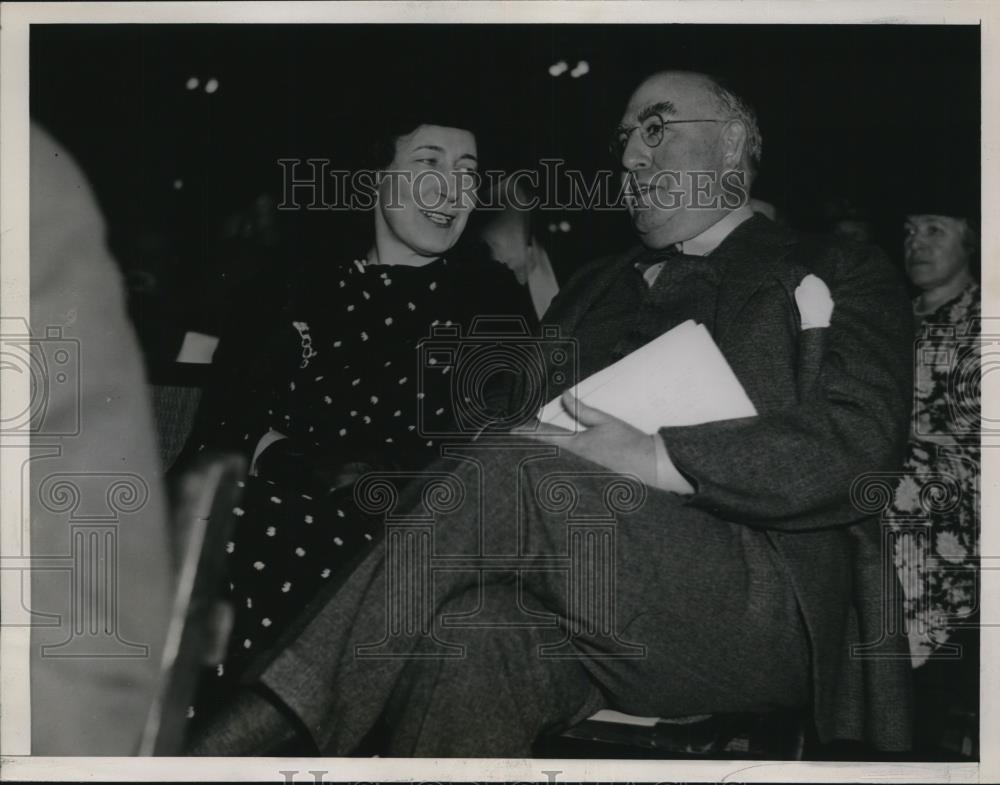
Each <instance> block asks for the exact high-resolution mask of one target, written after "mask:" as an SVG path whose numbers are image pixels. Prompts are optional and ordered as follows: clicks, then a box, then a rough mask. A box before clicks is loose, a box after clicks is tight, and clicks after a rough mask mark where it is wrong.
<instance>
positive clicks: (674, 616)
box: [261, 442, 807, 755]
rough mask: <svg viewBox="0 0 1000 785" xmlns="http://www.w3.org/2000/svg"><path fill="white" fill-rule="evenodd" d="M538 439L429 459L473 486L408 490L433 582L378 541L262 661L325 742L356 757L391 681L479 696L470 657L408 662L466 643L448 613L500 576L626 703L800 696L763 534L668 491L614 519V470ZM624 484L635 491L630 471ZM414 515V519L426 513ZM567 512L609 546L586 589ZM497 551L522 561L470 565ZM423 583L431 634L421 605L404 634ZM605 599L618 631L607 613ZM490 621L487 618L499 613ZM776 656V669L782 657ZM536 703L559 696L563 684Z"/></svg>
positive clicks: (749, 703) (793, 636)
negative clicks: (426, 529)
mask: <svg viewBox="0 0 1000 785" xmlns="http://www.w3.org/2000/svg"><path fill="white" fill-rule="evenodd" d="M545 450H546V447H545V446H544V445H540V444H539V443H537V442H536V443H533V445H529V446H528V447H525V448H524V449H520V450H518V449H514V448H505V449H502V450H492V451H491V450H484V451H483V452H482V454H481V455H478V456H476V457H475V459H474V460H473V459H464V460H462V461H461V462H454V461H450V462H442V463H439V464H436V465H435V466H434V467H432V468H431V470H430V473H434V472H438V473H444V474H446V476H449V477H452V478H454V479H455V480H457V481H458V483H459V485H460V486H461V488H462V494H464V496H463V498H461V499H458V500H456V498H451V499H450V500H445V502H441V500H440V499H439V500H438V501H439V502H441V503H432V501H433V500H429V499H430V497H428V496H427V494H425V493H424V489H416V490H414V489H413V488H411V489H410V491H409V492H408V493H407V494H404V495H403V498H402V499H401V500H400V504H399V505H398V506H397V512H398V511H399V510H402V511H405V512H406V513H407V514H408V515H409V516H410V517H409V518H408V520H410V521H413V520H414V518H413V512H414V511H415V510H416V511H419V510H423V512H427V511H428V509H427V508H428V505H429V506H435V504H436V505H437V507H438V511H437V512H436V513H435V514H434V515H433V516H432V517H433V524H432V526H431V527H430V528H431V530H432V534H431V535H430V536H431V546H427V548H429V550H430V551H431V552H432V553H431V555H432V557H433V563H434V564H435V565H436V567H435V569H434V575H433V581H434V582H433V587H434V590H433V592H432V593H429V589H428V586H427V585H425V584H423V583H421V584H419V585H417V584H414V583H413V581H412V580H411V581H409V582H407V580H400V579H399V578H400V575H402V574H403V572H405V570H403V567H405V565H406V562H405V560H404V562H400V561H399V560H398V559H394V558H390V556H391V553H390V551H389V550H377V551H376V552H373V553H372V554H371V555H370V556H369V557H367V558H366V559H364V560H363V561H362V562H361V564H360V565H359V567H358V568H357V569H356V570H355V571H354V572H353V573H352V574H351V576H350V577H349V579H348V580H347V581H346V583H344V585H343V586H341V587H340V588H339V590H338V591H337V592H336V593H335V594H333V595H332V596H331V597H329V598H327V601H326V602H325V604H324V605H323V606H322V607H321V608H320V609H319V611H318V612H317V613H316V615H315V616H314V617H313V618H312V619H311V620H310V621H309V622H308V624H306V625H305V626H304V627H303V628H302V629H301V630H300V631H299V632H298V634H297V635H296V637H294V638H293V639H286V646H285V648H284V650H283V651H282V652H281V653H280V654H279V655H278V656H277V657H276V658H275V659H274V661H273V662H271V663H270V664H269V665H268V667H266V668H265V669H264V670H263V673H262V675H261V681H262V682H263V683H264V684H265V685H267V686H268V687H269V688H270V689H271V690H272V691H273V692H274V693H275V694H277V695H278V696H279V697H280V698H281V700H282V701H284V702H285V704H286V705H287V706H288V707H289V708H290V709H291V710H292V711H294V712H295V713H296V714H297V715H298V716H299V717H300V718H301V719H302V720H303V722H304V723H305V724H306V726H307V727H308V728H309V730H310V732H311V733H312V734H313V737H314V738H315V739H316V741H317V744H318V745H319V747H320V749H321V750H322V751H323V752H324V753H326V754H332V755H336V754H348V753H350V752H351V751H352V750H353V749H354V748H355V747H356V746H357V744H358V742H359V741H360V739H361V738H362V737H363V736H364V734H365V733H366V732H367V731H368V730H369V729H370V728H371V727H372V726H373V725H374V723H375V722H376V721H377V719H378V718H379V716H380V715H381V714H382V712H383V710H384V709H385V708H386V707H387V705H389V704H390V702H391V701H392V698H393V695H394V691H395V690H396V689H397V686H398V685H401V684H404V683H405V684H410V685H413V686H409V687H407V689H410V690H414V692H413V696H414V698H413V701H414V704H415V705H416V704H419V703H420V702H421V701H431V702H432V703H437V704H440V705H442V706H443V705H445V704H446V703H450V702H457V701H460V702H467V701H468V700H470V698H468V697H466V698H462V697H461V696H462V695H463V686H462V684H461V678H460V675H461V674H462V673H463V671H462V669H461V668H458V667H457V666H455V665H453V664H452V665H447V664H443V665H440V667H438V666H433V665H428V664H427V663H424V664H422V665H413V664H412V662H413V659H414V657H415V655H417V654H424V655H426V654H427V653H428V652H429V651H430V652H432V653H435V654H436V655H439V656H442V657H446V656H448V653H449V652H453V651H454V646H455V645H456V644H455V641H456V640H461V641H465V640H466V637H467V634H468V633H469V631H468V630H467V629H466V630H456V629H454V628H448V625H441V624H440V623H439V622H440V620H441V619H442V617H443V616H444V615H445V614H444V611H445V609H447V608H451V607H453V605H452V603H454V602H456V601H457V598H461V597H468V596H470V594H472V593H475V592H482V594H483V595H489V596H490V598H492V599H491V600H490V602H493V603H495V602H497V595H496V594H495V593H494V592H495V591H496V587H495V584H496V583H504V582H506V583H509V584H512V585H515V586H517V585H520V587H521V588H522V589H525V590H526V597H525V598H524V599H525V602H524V605H525V607H524V608H521V609H520V610H521V612H522V613H521V615H522V618H521V621H524V618H523V617H524V616H528V617H529V618H530V617H531V613H534V614H535V617H534V618H536V620H538V621H539V624H540V625H541V628H544V629H545V630H546V631H547V633H546V634H553V633H555V634H556V635H557V639H562V640H563V641H564V645H563V646H562V647H559V648H557V649H554V650H549V652H550V653H551V654H555V655H557V656H560V657H568V658H569V659H571V660H575V661H576V662H577V663H578V665H579V667H580V668H583V669H584V670H585V671H586V672H587V674H588V678H589V679H590V681H591V682H592V683H594V684H596V685H597V686H598V687H599V688H600V689H601V690H602V692H603V693H605V694H606V695H608V696H609V697H610V698H611V699H612V705H616V707H618V708H622V709H624V710H626V711H632V712H633V713H643V714H660V715H670V714H674V715H678V714H688V713H700V712H702V711H730V710H751V709H754V708H767V707H770V706H773V705H790V704H792V705H793V704H795V703H797V702H799V701H800V700H802V698H803V696H804V694H805V684H806V681H807V679H806V671H807V667H806V662H807V655H806V653H805V651H806V645H805V636H804V631H803V630H802V628H801V623H800V622H799V619H798V614H797V609H796V606H795V600H794V596H793V593H792V591H791V588H790V585H789V582H788V580H787V576H786V575H785V574H784V572H783V569H782V565H781V563H780V559H779V558H778V557H777V555H776V554H775V553H774V552H773V551H772V550H771V549H770V546H769V545H768V544H767V541H766V538H765V537H764V535H763V534H761V533H759V532H752V531H750V530H749V529H746V528H745V527H740V526H736V525H734V524H727V523H724V522H721V521H718V520H717V519H715V518H713V517H711V516H709V515H707V514H706V513H701V512H699V511H697V510H693V509H691V508H688V507H686V506H684V505H683V503H681V502H680V501H679V500H678V498H677V497H675V496H672V495H670V494H666V493H662V492H658V491H649V492H648V493H647V494H646V495H645V496H644V497H642V498H638V503H635V504H631V506H630V504H619V505H618V507H619V508H621V509H620V511H619V512H616V513H614V514H612V515H608V514H607V505H608V489H609V487H610V486H613V484H614V483H615V482H616V481H618V479H616V478H615V477H614V476H612V475H611V474H610V473H608V472H606V471H604V470H602V469H601V468H600V467H597V466H595V465H594V464H592V463H589V462H587V461H584V460H582V459H578V458H576V457H575V456H572V455H561V456H557V457H551V456H549V457H545ZM567 482H568V483H569V485H570V486H572V487H571V489H570V490H567V488H568V486H567V485H566V483H567ZM560 488H562V489H563V490H564V491H565V493H563V492H562V491H560V490H559V489H560ZM640 489H641V487H640ZM634 490H635V489H634V488H633V489H632V492H634ZM618 492H619V495H622V494H624V495H628V493H629V491H628V490H624V489H622V488H621V486H620V485H619V491H618ZM567 493H568V494H569V496H567V495H566V494H567ZM612 495H613V494H612ZM639 495H640V496H642V494H641V493H640V494H639ZM567 499H568V500H569V501H568V506H567ZM619 501H620V500H619ZM601 516H603V518H602V517H601ZM417 520H418V525H417V526H416V528H417V529H419V526H420V525H423V524H420V523H419V516H418V519H417ZM595 521H596V523H595ZM407 525H409V524H407ZM573 526H576V527H577V528H576V529H574V531H577V532H578V533H579V532H582V533H583V535H582V536H583V539H584V540H586V539H587V537H589V536H590V535H589V534H588V532H589V531H591V529H593V530H594V531H593V532H591V533H594V532H597V535H598V537H597V538H598V539H600V538H601V537H603V538H604V539H603V540H602V542H605V543H608V544H610V547H608V548H606V549H604V550H600V553H599V554H597V555H600V556H601V559H600V560H596V561H594V562H592V563H585V564H583V565H582V567H578V569H577V571H576V577H577V579H579V578H580V576H582V577H583V582H582V583H580V584H579V585H576V586H573V585H571V584H572V583H573V579H572V576H573V566H572V565H573V558H571V553H570V552H571V550H572V548H571V545H572V536H571V533H570V529H571V528H572V527H573ZM588 527H590V529H588ZM391 528H392V527H391V526H390V529H391ZM403 528H405V526H404V527H403ZM391 534H392V532H390V535H391ZM392 536H394V535H392ZM392 536H387V538H386V540H387V542H390V541H391V540H392ZM404 540H405V538H404V539H403V540H398V542H403V541H404ZM419 541H420V540H419V538H416V539H413V543H415V544H413V547H412V548H411V549H410V551H408V553H409V554H410V557H412V558H411V561H412V560H413V559H416V560H417V561H419V559H417V556H419V554H420V547H419ZM424 543H425V545H426V543H427V540H426V539H425V540H424ZM411 544H412V543H411ZM408 547H409V546H408ZM427 548H425V550H427ZM512 549H513V550H512ZM404 550H405V549H404ZM590 553H591V555H594V552H593V551H591V552H590ZM504 554H513V562H512V563H516V564H519V565H521V566H522V567H524V565H528V566H527V567H524V569H521V568H518V569H516V570H514V571H513V572H511V571H510V570H507V571H506V573H505V571H504V570H502V569H499V568H498V569H492V568H491V569H489V570H485V569H479V570H477V569H476V568H475V565H476V564H477V562H476V559H477V558H482V559H485V560H487V561H488V563H489V564H490V565H493V566H496V564H497V563H498V562H497V561H496V558H499V557H502V556H503V555H504ZM577 555H578V556H579V555H580V554H577ZM584 555H586V553H584ZM470 559H471V560H470ZM491 559H492V560H493V561H490V560H491ZM546 559H549V561H546ZM483 563H486V562H483ZM401 564H402V567H401ZM598 564H603V565H605V566H607V565H608V564H610V565H611V566H612V572H613V576H612V580H611V581H610V582H608V581H603V582H602V581H601V580H597V581H595V580H590V582H589V583H588V580H589V579H593V578H595V576H597V577H601V576H600V575H598V573H599V572H600V570H599V569H598V567H597V565H598ZM456 565H458V566H456ZM539 565H541V566H540V567H539ZM546 565H548V566H546ZM535 567H537V568H538V569H534V568H535ZM401 570H402V571H401ZM605 572H606V570H605ZM605 577H606V576H605ZM484 581H485V582H486V583H485V585H482V586H481V584H483V583H484ZM597 589H600V591H597ZM504 591H510V590H509V589H508V590H504ZM588 592H589V593H588ZM595 592H596V594H595ZM601 592H603V593H601ZM477 596H479V595H477ZM581 596H583V597H584V600H583V601H580V598H581ZM421 597H423V598H429V601H430V610H429V614H430V617H431V619H433V622H434V624H433V628H434V630H435V634H436V635H437V638H434V637H433V636H428V635H425V634H422V633H421V629H422V627H421V624H422V622H420V620H419V619H416V618H414V617H412V616H411V617H410V621H411V622H414V623H412V624H410V627H409V628H410V630H411V632H413V631H415V634H409V635H407V634H398V633H400V632H403V633H405V632H406V629H407V622H406V619H405V618H404V619H403V621H402V623H400V620H399V618H398V617H399V614H398V613H397V612H398V611H399V609H400V608H401V607H404V606H405V607H410V608H412V607H413V605H412V604H413V603H414V602H416V603H417V604H419V602H420V598H421ZM407 603H409V605H407ZM609 609H610V612H611V616H612V623H611V634H607V633H608V626H607V624H606V623H605V622H606V620H607V617H608V612H609ZM525 611H528V612H530V613H525ZM394 614H396V615H395V616H394ZM404 616H405V614H404ZM598 617H599V618H598ZM394 618H395V619H396V622H395V623H394V622H393V619H394ZM483 618H485V619H486V620H487V621H489V617H488V615H487V616H484V617H483ZM465 621H466V622H468V621H469V618H468V614H467V618H466V620H465ZM598 622H599V623H598ZM551 623H554V624H556V625H557V626H555V627H553V626H552V624H551ZM546 625H548V626H546ZM487 626H488V625H487ZM458 632H461V635H460V636H459V637H457V638H456V637H455V636H456V634H457V633H458ZM536 642H537V641H536V639H535V637H533V636H532V635H528V634H527V633H521V632H518V633H517V634H515V635H510V636H509V637H508V638H507V639H506V641H505V643H504V645H505V646H506V647H507V650H506V653H505V654H503V657H504V658H505V659H506V660H510V661H513V660H514V659H515V658H514V656H513V655H512V654H511V648H512V647H513V648H519V649H524V648H525V647H529V648H530V647H531V646H534V645H535V643H536ZM519 656H522V658H523V655H519ZM776 657H777V658H780V660H781V662H782V667H781V668H775V667H774V662H775V658H776ZM570 670H572V669H570ZM407 671H408V675H407V676H406V678H405V679H404V672H407ZM464 673H465V675H466V677H467V678H468V679H469V684H467V685H465V687H464V689H465V690H466V692H465V693H464V694H466V695H467V696H468V695H473V696H474V695H475V694H477V693H476V690H478V689H480V685H481V683H482V681H481V675H482V674H481V673H480V672H479V671H475V672H473V671H471V670H466V671H464ZM424 679H427V680H428V683H426V684H425V683H424ZM500 681H501V679H500V678H499V677H498V680H497V682H496V684H497V685H498V686H499V684H500ZM520 689H522V687H518V690H520ZM510 700H513V698H511V699H510ZM541 702H543V703H548V702H551V703H553V704H554V705H556V707H557V709H561V708H564V707H562V706H561V702H560V700H559V696H558V695H556V696H552V695H548V696H546V697H545V698H544V700H542V701H541ZM418 713H419V712H418ZM433 714H434V715H435V716H440V714H441V712H440V711H438V710H437V709H435V711H434V712H433ZM408 721H410V720H408ZM404 724H405V723H404ZM478 732H479V731H478V730H477V733H478ZM482 732H483V733H487V732H489V733H492V732H493V731H492V730H490V729H485V728H484V729H482ZM467 736H468V744H469V746H470V748H471V747H475V746H476V745H477V744H478V745H479V747H480V748H485V747H486V746H487V745H488V738H479V739H476V738H475V737H474V736H473V735H472V734H471V733H470V734H467ZM408 738H411V739H417V740H419V738H420V734H418V733H417V734H415V733H414V732H412V731H411V732H410V733H409V735H408ZM408 743H410V744H413V745H416V746H419V745H420V743H421V742H419V741H411V742H408ZM512 743H513V742H512ZM428 744H429V742H428ZM400 745H403V742H400Z"/></svg>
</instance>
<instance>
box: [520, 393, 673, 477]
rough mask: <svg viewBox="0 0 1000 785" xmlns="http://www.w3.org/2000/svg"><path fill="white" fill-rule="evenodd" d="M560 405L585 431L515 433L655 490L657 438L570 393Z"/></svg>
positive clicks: (547, 428) (524, 429)
mask: <svg viewBox="0 0 1000 785" xmlns="http://www.w3.org/2000/svg"><path fill="white" fill-rule="evenodd" d="M562 404H563V406H564V407H565V408H566V411H568V412H570V413H573V412H576V419H577V421H578V422H579V423H580V424H581V425H585V426H586V428H587V430H585V431H581V432H580V433H576V434H573V433H572V432H570V431H567V430H566V429H564V428H557V427H555V426H551V425H550V426H542V427H541V428H540V429H538V430H532V429H530V428H527V427H521V428H516V429H515V431H516V432H517V433H525V434H530V435H532V436H534V437H535V438H537V439H540V440H541V441H543V442H547V443H549V444H554V445H556V446H557V447H562V448H563V449H565V450H569V452H571V453H573V454H574V455H579V456H580V457H581V458H586V459H588V460H590V461H593V462H594V463H596V464H599V465H601V466H604V467H605V468H608V469H611V470H612V471H616V472H621V473H622V474H631V475H634V476H636V477H638V478H639V479H640V480H642V481H643V482H644V483H646V484H647V485H652V486H653V487H656V444H655V442H654V441H653V439H655V438H657V437H655V436H650V435H648V434H645V433H643V432H642V431H640V430H639V429H638V428H633V427H632V426H631V425H629V424H628V423H627V422H625V421H624V420H619V419H618V418H617V417H612V416H611V415H610V414H608V413H606V412H602V411H601V410H600V409H594V408H593V407H591V406H587V405H586V404H584V403H583V402H581V401H580V400H578V399H576V398H575V397H574V396H573V394H572V393H570V392H566V393H563V397H562Z"/></svg>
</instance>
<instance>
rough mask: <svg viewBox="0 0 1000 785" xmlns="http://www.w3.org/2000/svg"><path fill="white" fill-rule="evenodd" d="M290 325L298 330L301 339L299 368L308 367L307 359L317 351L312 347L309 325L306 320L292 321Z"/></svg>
mask: <svg viewBox="0 0 1000 785" xmlns="http://www.w3.org/2000/svg"><path fill="white" fill-rule="evenodd" d="M292 327H294V328H295V329H296V330H298V333H299V338H301V339H302V362H301V363H299V368H308V367H309V361H310V360H311V359H312V358H313V357H315V356H316V355H317V354H319V352H317V351H316V350H315V349H313V345H312V336H311V335H309V325H308V324H307V323H306V322H292Z"/></svg>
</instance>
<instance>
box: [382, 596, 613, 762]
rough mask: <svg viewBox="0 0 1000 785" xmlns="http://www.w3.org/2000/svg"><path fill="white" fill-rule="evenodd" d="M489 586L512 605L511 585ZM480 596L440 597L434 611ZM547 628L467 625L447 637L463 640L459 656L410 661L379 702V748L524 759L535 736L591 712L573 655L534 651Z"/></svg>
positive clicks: (591, 691) (591, 698)
mask: <svg viewBox="0 0 1000 785" xmlns="http://www.w3.org/2000/svg"><path fill="white" fill-rule="evenodd" d="M494 591H495V592H496V597H497V598H498V599H499V598H504V599H506V600H507V601H508V604H507V607H509V608H510V609H512V610H514V609H516V607H517V598H516V596H515V595H516V591H517V587H516V586H514V585H512V584H507V585H502V586H497V587H495V588H494ZM479 599H480V598H479V592H478V591H477V590H473V591H471V592H469V593H467V594H466V595H463V596H461V597H457V598H455V600H453V601H449V602H447V603H445V604H444V605H443V606H442V607H441V612H442V614H445V613H452V612H466V611H468V609H469V607H470V606H472V605H475V604H476V603H477V602H478V600H479ZM513 615H516V611H515V612H514V613H513V614H512V616H513ZM494 618H497V617H494ZM551 632H552V631H551V630H546V629H539V628H525V627H519V628H517V627H515V628H510V627H501V626H496V627H482V628H476V629H467V630H463V631H462V633H461V635H460V636H456V635H452V636H451V637H452V639H457V638H458V637H460V639H461V640H462V643H463V645H464V647H465V651H464V654H463V656H461V657H455V658H447V659H442V658H435V659H412V660H409V661H408V662H407V663H406V665H405V667H404V668H403V671H402V673H401V675H400V678H399V681H398V683H397V685H396V688H395V689H394V690H393V692H392V696H391V698H390V700H389V702H388V705H387V708H386V713H385V719H386V724H387V726H388V727H389V729H390V735H389V740H388V745H387V749H386V753H387V754H389V755H397V756H401V757H498V758H499V757H509V758H523V757H529V756H530V754H531V747H532V744H533V743H534V741H535V739H537V738H538V737H539V736H541V735H542V734H544V733H546V732H549V731H553V730H555V729H558V728H561V727H563V726H565V725H566V724H567V723H568V722H569V721H570V720H571V719H572V718H574V717H577V716H579V717H580V718H581V719H582V717H583V716H588V715H589V714H591V713H593V712H594V711H596V710H597V708H599V706H600V705H602V699H601V697H600V695H599V693H598V692H597V690H596V688H595V687H594V686H593V684H592V683H591V682H590V680H589V679H588V676H587V672H586V670H585V669H584V668H583V667H582V665H581V663H580V662H579V661H578V660H573V659H558V660H556V659H551V658H544V657H542V656H540V653H539V649H540V647H542V646H544V645H545V644H547V643H548V644H551V643H552V641H553V635H552V634H551ZM417 653H420V647H418V652H417Z"/></svg>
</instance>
